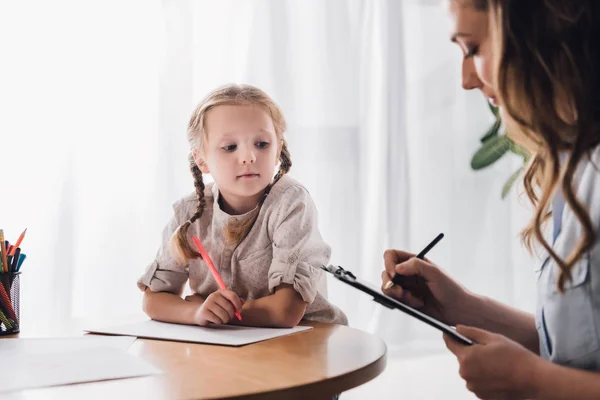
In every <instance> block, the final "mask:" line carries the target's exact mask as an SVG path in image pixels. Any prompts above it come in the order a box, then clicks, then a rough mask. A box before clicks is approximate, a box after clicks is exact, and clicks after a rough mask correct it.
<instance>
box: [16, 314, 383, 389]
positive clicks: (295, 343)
mask: <svg viewBox="0 0 600 400" xmlns="http://www.w3.org/2000/svg"><path fill="white" fill-rule="evenodd" d="M309 325H311V326H313V327H314V328H313V329H311V330H309V331H305V332H300V333H296V334H293V335H288V336H283V337H280V338H276V339H272V340H267V341H264V342H259V343H255V344H250V345H247V346H242V347H226V346H210V345H203V344H193V343H181V342H169V341H160V340H148V339H138V340H136V341H135V342H134V343H133V345H132V346H131V347H130V348H129V350H128V351H129V353H131V354H134V355H136V356H138V357H140V358H142V359H145V360H147V361H148V362H150V363H151V364H153V365H155V366H156V367H158V368H160V369H162V370H163V371H165V373H164V374H162V375H154V376H147V377H140V378H131V379H121V380H113V381H104V382H91V383H85V384H77V385H67V386H58V387H52V388H41V389H30V390H24V391H21V392H18V393H15V394H14V398H16V399H25V398H27V399H29V398H35V399H37V398H44V399H61V400H63V399H90V398H106V399H117V398H127V399H130V398H136V399H137V398H140V399H144V400H152V399H223V398H224V399H234V398H235V399H238V398H244V399H259V398H260V399H331V398H332V396H333V395H334V394H336V393H342V392H344V391H346V390H349V389H352V388H354V387H356V386H359V385H362V384H363V383H365V382H368V381H370V380H371V379H373V378H375V377H376V376H377V375H379V374H380V373H381V372H382V371H383V370H384V368H385V365H386V346H385V344H384V343H383V341H382V340H381V339H379V338H378V337H376V336H374V335H371V334H369V333H366V332H363V331H360V330H357V329H353V328H348V327H345V326H340V325H331V324H324V323H309Z"/></svg>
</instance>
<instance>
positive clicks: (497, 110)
mask: <svg viewBox="0 0 600 400" xmlns="http://www.w3.org/2000/svg"><path fill="white" fill-rule="evenodd" d="M487 103H488V107H489V108H490V111H491V112H492V114H494V115H495V116H496V119H500V110H499V109H498V107H494V106H493V105H492V103H490V102H489V101H488V102H487Z"/></svg>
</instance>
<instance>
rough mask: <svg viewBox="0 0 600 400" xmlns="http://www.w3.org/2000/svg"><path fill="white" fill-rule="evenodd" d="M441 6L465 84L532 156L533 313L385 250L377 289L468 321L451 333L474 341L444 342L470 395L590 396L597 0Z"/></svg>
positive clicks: (599, 192) (594, 338)
mask: <svg viewBox="0 0 600 400" xmlns="http://www.w3.org/2000/svg"><path fill="white" fill-rule="evenodd" d="M448 5H449V9H450V16H451V21H452V34H451V39H452V41H453V42H455V43H457V44H458V45H459V46H460V48H461V50H462V52H463V56H464V58H463V63H462V73H463V87H464V88H465V89H468V90H469V89H478V90H481V92H482V93H483V94H484V95H485V96H486V97H487V98H489V99H490V102H492V103H494V104H497V105H499V106H500V107H501V108H502V110H503V120H504V121H505V122H506V123H507V132H508V134H509V135H510V136H511V137H512V138H513V139H515V140H516V141H517V142H519V143H521V144H522V145H524V146H526V147H527V148H528V149H529V150H530V152H531V154H532V157H531V162H530V165H529V169H528V171H527V173H526V174H525V189H526V191H527V194H528V196H529V198H530V199H531V201H532V202H533V204H534V206H535V211H534V215H533V217H532V219H531V222H530V224H529V226H528V227H527V228H526V229H525V231H524V234H523V236H524V239H525V242H526V243H528V244H530V245H531V243H532V242H536V243H538V244H539V245H541V247H543V248H544V253H545V257H544V258H543V261H542V262H541V263H540V267H539V275H538V279H537V285H538V307H537V311H536V314H535V315H533V314H529V313H525V312H522V311H519V310H516V309H513V308H511V307H509V306H506V305H503V304H501V303H498V302H496V301H494V300H492V299H489V298H486V297H483V296H478V295H475V294H474V293H471V292H469V291H468V290H466V289H465V288H463V287H462V286H461V285H460V284H458V283H457V282H455V281H454V280H452V279H451V278H450V277H449V276H448V275H446V274H445V273H444V272H443V271H442V270H441V269H440V268H438V267H437V266H436V265H434V264H432V263H431V262H429V261H427V260H418V259H416V258H414V257H413V256H412V255H411V254H408V253H405V252H401V251H395V250H390V251H388V252H386V254H385V256H384V257H385V267H386V271H384V272H383V274H382V280H383V282H382V284H383V288H384V291H386V292H387V293H388V294H390V295H392V296H395V297H397V298H400V299H402V300H404V301H406V302H408V303H409V304H412V305H414V306H417V307H421V308H422V309H423V310H424V311H425V312H427V313H429V314H431V315H435V316H437V317H438V318H441V319H443V320H445V321H446V322H448V323H450V324H453V325H456V324H461V325H470V326H469V327H467V326H458V327H457V330H458V331H459V332H460V333H462V334H463V335H465V336H467V337H469V338H471V339H473V341H474V342H476V343H477V344H475V345H473V346H463V345H461V344H459V343H457V342H454V341H453V340H451V339H449V338H448V337H445V340H446V345H447V346H448V348H449V349H450V351H452V352H453V353H454V354H455V355H456V357H457V359H458V363H459V365H460V370H459V372H460V375H461V376H462V377H463V378H464V379H465V381H466V383H467V388H468V389H469V390H471V391H473V392H474V393H475V394H476V395H477V396H478V397H479V398H482V399H525V398H527V399H565V400H567V399H569V400H570V399H578V400H582V399H600V235H599V230H600V225H599V224H600V146H599V144H600V109H599V107H600V70H599V68H600V47H599V46H598V43H597V40H598V37H599V36H600V2H599V1H598V0H527V1H524V0H450V1H449V2H448ZM549 217H551V218H549ZM546 222H549V223H550V224H551V225H549V226H548V227H551V228H552V230H549V231H548V233H552V235H548V236H546V237H545V236H544V235H543V228H544V226H545V223H546ZM490 256H492V255H490ZM396 273H399V274H402V275H418V276H421V277H422V278H423V280H424V281H425V282H426V284H427V290H426V291H423V292H411V291H407V290H404V289H403V288H401V287H398V286H397V285H394V284H390V279H391V277H393V276H394V274H396Z"/></svg>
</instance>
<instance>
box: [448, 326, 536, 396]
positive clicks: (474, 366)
mask: <svg viewBox="0 0 600 400" xmlns="http://www.w3.org/2000/svg"><path fill="white" fill-rule="evenodd" d="M456 330H457V331H458V333H460V334H462V335H464V336H466V337H468V338H469V339H471V340H473V341H474V342H475V343H476V344H474V345H472V346H465V345H463V344H460V343H458V342H457V341H455V340H453V339H452V338H451V337H450V336H448V335H444V341H445V342H446V347H448V349H449V350H450V351H451V352H452V353H454V355H455V356H456V358H457V359H458V363H459V365H460V369H459V374H460V376H461V377H462V378H463V379H464V380H465V381H466V383H467V389H469V390H470V391H471V392H473V393H475V395H476V396H477V397H479V398H480V399H511V400H513V399H527V398H532V397H534V396H535V393H536V390H535V377H536V372H535V371H536V369H539V367H540V363H541V362H542V359H541V358H540V357H538V356H537V355H536V354H534V353H532V352H531V351H529V350H527V349H526V348H524V347H523V346H521V345H520V344H518V343H516V342H513V341H512V340H510V339H508V338H507V337H505V336H502V335H498V334H495V333H491V332H488V331H484V330H482V329H477V328H472V327H466V326H458V327H457V328H456Z"/></svg>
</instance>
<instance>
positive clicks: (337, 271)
mask: <svg viewBox="0 0 600 400" xmlns="http://www.w3.org/2000/svg"><path fill="white" fill-rule="evenodd" d="M321 269H324V270H325V271H327V272H330V273H332V274H333V275H335V276H336V277H344V278H346V279H351V280H353V281H355V280H356V276H354V274H353V273H352V272H350V271H346V270H345V269H344V268H342V267H340V266H338V265H322V266H321Z"/></svg>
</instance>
